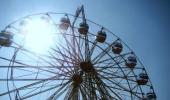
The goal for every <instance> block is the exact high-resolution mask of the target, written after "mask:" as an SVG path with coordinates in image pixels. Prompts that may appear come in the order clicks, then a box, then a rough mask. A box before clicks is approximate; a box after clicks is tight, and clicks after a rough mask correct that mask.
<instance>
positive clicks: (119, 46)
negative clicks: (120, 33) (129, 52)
mask: <svg viewBox="0 0 170 100" xmlns="http://www.w3.org/2000/svg"><path fill="white" fill-rule="evenodd" d="M122 49H123V45H122V44H121V43H120V42H118V41H116V42H114V43H113V46H112V51H113V53H115V54H120V53H121V52H122Z"/></svg>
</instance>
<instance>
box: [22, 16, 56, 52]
mask: <svg viewBox="0 0 170 100" xmlns="http://www.w3.org/2000/svg"><path fill="white" fill-rule="evenodd" d="M22 29H23V30H24V34H25V47H26V48H28V49H29V50H31V51H34V52H38V53H43V52H45V51H47V50H48V49H49V48H50V47H51V46H52V45H54V39H53V37H54V36H53V35H54V31H55V27H54V25H52V24H50V23H49V22H47V20H43V19H40V18H39V19H31V20H28V21H27V22H26V24H25V25H24V26H23V27H22Z"/></svg>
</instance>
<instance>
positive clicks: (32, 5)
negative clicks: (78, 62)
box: [0, 0, 170, 100]
mask: <svg viewBox="0 0 170 100" xmlns="http://www.w3.org/2000/svg"><path fill="white" fill-rule="evenodd" d="M81 4H84V6H85V13H86V15H87V18H88V19H90V20H92V21H94V22H96V23H99V24H101V25H103V26H105V27H106V28H108V29H110V30H111V31H112V32H113V33H115V34H116V35H117V36H119V37H120V38H121V39H122V40H123V41H124V42H126V43H127V44H128V45H129V46H130V47H131V48H132V49H133V50H134V51H135V53H136V54H137V56H138V57H139V59H140V60H141V61H142V63H143V64H144V66H145V68H146V70H147V72H148V74H149V76H150V78H151V81H152V83H153V86H154V89H155V91H156V93H157V96H158V100H168V97H169V93H168V92H169V90H170V86H169V83H170V78H169V75H170V74H169V71H170V60H169V59H170V58H169V56H170V53H169V51H170V45H169V42H170V19H169V18H170V2H168V1H166V0H164V1H163V0H1V1H0V5H1V6H0V12H1V16H0V23H1V24H0V30H1V29H3V28H4V27H5V26H6V25H8V24H9V23H10V22H12V21H14V20H16V19H18V18H20V17H23V16H26V15H29V14H33V13H40V12H47V11H55V12H68V13H73V14H74V13H75V9H76V8H77V6H79V5H81Z"/></svg>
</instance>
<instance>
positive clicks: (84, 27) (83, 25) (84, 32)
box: [78, 22, 89, 35]
mask: <svg viewBox="0 0 170 100" xmlns="http://www.w3.org/2000/svg"><path fill="white" fill-rule="evenodd" d="M88 30H89V25H88V24H87V23H85V22H82V23H80V27H79V28H78V32H79V33H80V34H82V35H87V33H88Z"/></svg>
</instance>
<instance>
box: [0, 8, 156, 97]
mask: <svg viewBox="0 0 170 100" xmlns="http://www.w3.org/2000/svg"><path fill="white" fill-rule="evenodd" d="M34 17H36V18H40V19H42V20H45V21H48V22H49V23H50V25H52V26H53V27H54V28H55V29H56V30H55V32H54V33H51V34H53V35H54V41H56V44H55V45H54V46H52V47H51V48H50V49H49V51H48V53H45V54H39V53H35V52H33V51H31V50H30V49H28V48H26V47H25V45H24V43H23V42H22V41H24V38H25V37H24V35H22V31H20V27H21V23H22V25H23V21H25V20H27V19H28V20H29V19H33V18H34ZM59 18H63V19H62V20H58V19H59ZM80 23H81V24H80ZM24 24H25V22H24ZM79 24H80V25H79ZM4 31H5V32H8V33H11V34H12V35H13V39H11V40H9V38H7V39H6V41H7V40H8V42H4V39H3V38H1V37H3V36H4V35H0V45H1V47H0V64H1V65H0V73H2V74H1V76H0V84H2V85H1V87H0V99H1V98H2V99H6V98H8V99H9V100H24V99H28V100H155V99H156V94H155V92H154V89H153V86H152V84H151V81H150V79H149V77H148V74H147V72H146V70H145V68H144V66H143V64H142V63H141V62H140V61H139V59H138V58H137V56H136V55H135V53H134V52H133V51H132V50H131V49H130V48H129V47H128V46H127V45H126V44H125V43H124V42H123V41H122V40H121V39H120V38H119V37H118V36H116V35H115V34H113V33H112V32H111V31H109V30H108V29H106V28H105V27H103V26H101V25H99V24H96V23H95V22H93V21H90V20H88V19H86V17H85V13H84V8H83V6H81V7H80V8H78V9H77V11H76V14H75V15H72V14H68V13H55V12H45V13H40V14H34V15H29V16H26V17H23V18H21V19H19V20H16V21H14V22H12V23H11V24H9V25H8V26H7V27H6V28H5V29H4V30H3V31H2V32H1V33H3V32H4ZM40 37H41V36H40ZM2 40H3V41H2ZM10 41H11V42H10ZM37 41H38V39H37ZM47 41H48V40H47Z"/></svg>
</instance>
